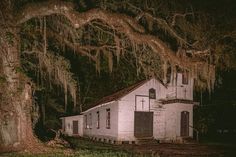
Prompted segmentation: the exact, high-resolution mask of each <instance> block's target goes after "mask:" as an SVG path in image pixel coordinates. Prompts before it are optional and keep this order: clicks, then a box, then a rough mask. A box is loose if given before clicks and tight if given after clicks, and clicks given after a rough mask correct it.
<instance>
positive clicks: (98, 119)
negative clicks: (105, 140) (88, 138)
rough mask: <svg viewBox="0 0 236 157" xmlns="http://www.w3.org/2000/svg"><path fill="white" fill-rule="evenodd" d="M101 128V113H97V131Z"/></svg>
mask: <svg viewBox="0 0 236 157" xmlns="http://www.w3.org/2000/svg"><path fill="white" fill-rule="evenodd" d="M99 128H100V112H99V111H97V129H99Z"/></svg>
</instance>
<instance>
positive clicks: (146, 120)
mask: <svg viewBox="0 0 236 157" xmlns="http://www.w3.org/2000/svg"><path fill="white" fill-rule="evenodd" d="M134 136H135V137H137V138H145V137H152V136H153V112H141V111H135V113H134Z"/></svg>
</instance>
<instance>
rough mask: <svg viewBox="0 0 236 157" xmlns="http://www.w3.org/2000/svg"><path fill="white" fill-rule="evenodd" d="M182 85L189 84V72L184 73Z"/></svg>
mask: <svg viewBox="0 0 236 157" xmlns="http://www.w3.org/2000/svg"><path fill="white" fill-rule="evenodd" d="M182 84H188V72H186V71H185V72H183V73H182Z"/></svg>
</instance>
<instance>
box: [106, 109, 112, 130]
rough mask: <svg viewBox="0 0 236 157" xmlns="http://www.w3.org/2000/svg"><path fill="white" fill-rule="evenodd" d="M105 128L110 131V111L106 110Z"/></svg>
mask: <svg viewBox="0 0 236 157" xmlns="http://www.w3.org/2000/svg"><path fill="white" fill-rule="evenodd" d="M106 128H107V129H111V109H110V108H108V109H106Z"/></svg>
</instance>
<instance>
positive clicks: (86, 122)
mask: <svg viewBox="0 0 236 157" xmlns="http://www.w3.org/2000/svg"><path fill="white" fill-rule="evenodd" d="M84 118H85V129H88V128H89V126H88V116H87V115H85V116H84Z"/></svg>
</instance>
